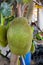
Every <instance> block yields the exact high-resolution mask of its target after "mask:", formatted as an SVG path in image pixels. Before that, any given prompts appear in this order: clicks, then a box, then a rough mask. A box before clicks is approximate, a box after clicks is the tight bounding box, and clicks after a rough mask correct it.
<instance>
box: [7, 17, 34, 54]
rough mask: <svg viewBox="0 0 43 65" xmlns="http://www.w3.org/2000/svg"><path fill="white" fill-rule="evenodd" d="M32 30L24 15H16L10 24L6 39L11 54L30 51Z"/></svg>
mask: <svg viewBox="0 0 43 65" xmlns="http://www.w3.org/2000/svg"><path fill="white" fill-rule="evenodd" d="M32 39H33V31H32V28H31V26H30V25H29V24H28V20H27V19H26V18H25V17H17V18H15V19H14V21H13V22H12V24H11V25H10V27H9V29H8V32H7V40H8V43H9V47H10V50H11V52H12V53H13V54H16V55H24V54H26V53H27V52H29V51H30V49H31V45H32Z"/></svg>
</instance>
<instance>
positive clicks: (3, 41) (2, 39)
mask: <svg viewBox="0 0 43 65" xmlns="http://www.w3.org/2000/svg"><path fill="white" fill-rule="evenodd" d="M0 45H1V46H3V47H5V46H6V45H7V30H6V27H5V26H2V25H0Z"/></svg>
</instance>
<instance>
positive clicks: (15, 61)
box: [10, 54, 19, 65]
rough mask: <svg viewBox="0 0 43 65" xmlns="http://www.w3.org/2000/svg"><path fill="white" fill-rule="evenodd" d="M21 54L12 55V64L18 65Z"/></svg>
mask: <svg viewBox="0 0 43 65" xmlns="http://www.w3.org/2000/svg"><path fill="white" fill-rule="evenodd" d="M18 60H19V56H17V55H13V54H12V55H11V59H10V65H18Z"/></svg>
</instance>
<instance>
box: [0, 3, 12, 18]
mask: <svg viewBox="0 0 43 65" xmlns="http://www.w3.org/2000/svg"><path fill="white" fill-rule="evenodd" d="M1 9H2V10H1V13H2V14H3V16H5V17H8V16H10V15H11V6H10V5H9V4H7V3H6V2H3V3H1Z"/></svg>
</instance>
